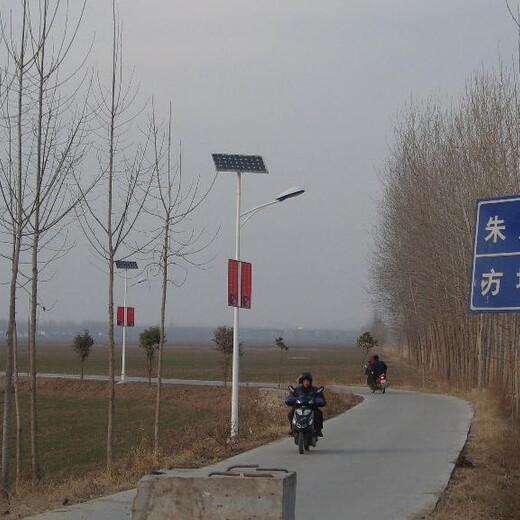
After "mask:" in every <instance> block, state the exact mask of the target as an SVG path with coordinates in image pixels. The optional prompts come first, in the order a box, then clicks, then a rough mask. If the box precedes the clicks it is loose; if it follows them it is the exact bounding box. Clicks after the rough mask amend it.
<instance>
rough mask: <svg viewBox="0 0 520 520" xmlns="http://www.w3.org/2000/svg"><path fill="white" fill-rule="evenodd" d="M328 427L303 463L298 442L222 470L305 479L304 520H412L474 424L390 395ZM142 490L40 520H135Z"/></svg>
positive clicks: (464, 409) (467, 412)
mask: <svg viewBox="0 0 520 520" xmlns="http://www.w3.org/2000/svg"><path fill="white" fill-rule="evenodd" d="M351 390H352V391H354V392H355V393H358V394H361V395H363V396H364V397H365V400H364V402H363V403H361V404H360V405H358V406H356V407H355V408H353V409H352V410H350V411H348V412H347V413H345V414H343V415H341V416H339V417H336V418H334V419H331V420H330V421H327V422H326V424H325V429H324V434H325V438H324V439H322V440H320V442H319V444H318V447H317V448H316V449H315V450H312V449H311V452H310V453H307V454H304V455H299V454H298V452H297V447H296V446H295V444H294V442H293V440H292V439H290V438H288V439H285V440H282V441H278V442H275V443H272V444H269V445H267V446H263V447H261V448H257V449H255V450H252V451H250V452H247V453H244V454H242V455H238V456H236V457H233V458H232V459H228V460H227V461H224V462H221V463H219V464H216V465H214V466H211V469H212V470H214V469H219V470H222V469H224V468H227V467H228V466H229V465H231V464H255V463H257V464H261V465H262V466H264V467H266V466H271V467H284V468H287V469H290V470H294V471H296V472H297V478H298V485H297V498H296V502H297V506H296V518H297V520H311V519H312V520H314V519H316V518H324V519H327V520H374V519H378V520H405V519H407V518H410V516H412V515H416V514H419V513H421V512H423V511H429V510H431V509H432V508H433V507H434V505H435V503H436V501H437V497H438V496H439V494H440V493H441V492H442V490H443V489H444V488H445V486H446V484H447V483H448V480H449V478H450V475H451V472H452V471H453V467H454V461H455V460H456V459H457V457H458V454H459V452H460V450H461V449H462V447H463V445H464V442H465V440H466V437H467V433H468V430H469V425H470V421H471V418H472V409H471V407H470V405H469V404H468V403H466V402H465V401H461V400H459V399H456V398H453V397H449V396H444V395H432V394H421V393H415V392H405V391H399V390H395V389H392V388H391V389H389V391H388V393H387V394H386V395H380V394H376V395H373V394H371V393H370V392H368V391H367V389H365V388H352V389H351ZM134 496H135V490H131V491H125V492H123V493H118V494H116V495H112V496H110V497H106V498H103V499H100V500H95V501H92V502H87V503H84V504H79V505H77V506H71V507H68V508H63V509H60V510H57V511H52V512H49V513H46V514H44V515H40V516H37V517H33V518H34V519H38V520H56V519H63V520H129V519H130V518H131V505H132V500H133V497H134Z"/></svg>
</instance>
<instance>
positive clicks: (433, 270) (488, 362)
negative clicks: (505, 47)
mask: <svg viewBox="0 0 520 520" xmlns="http://www.w3.org/2000/svg"><path fill="white" fill-rule="evenodd" d="M519 100H520V88H519V85H518V76H517V75H515V74H514V73H512V72H509V71H507V70H505V69H504V68H503V67H502V68H500V69H499V70H498V71H497V72H496V73H487V72H484V71H481V72H478V73H475V74H474V75H472V76H471V78H470V79H469V80H468V81H467V84H466V87H465V90H464V92H463V94H462V95H461V96H460V98H459V99H458V100H457V101H456V102H452V103H451V104H450V105H449V106H447V107H446V106H444V104H443V103H441V102H440V101H434V100H428V101H425V102H411V103H410V104H409V106H408V107H407V110H406V112H405V114H404V115H402V116H401V117H400V120H399V122H398V124H397V125H396V128H395V137H394V145H393V148H392V150H391V153H390V155H389V157H388V160H387V163H386V166H385V167H384V172H383V179H384V193H383V196H382V200H381V203H380V206H379V223H378V226H377V230H376V232H375V237H374V254H373V255H372V258H373V260H372V266H371V267H372V276H371V278H372V282H373V298H374V301H375V303H376V305H377V308H378V309H379V310H380V312H382V313H383V314H384V316H385V319H387V320H388V321H389V322H390V323H391V324H392V325H393V328H394V330H395V331H396V332H397V333H398V334H399V335H400V336H401V337H402V338H403V339H404V340H405V342H406V343H407V345H408V347H409V355H410V356H411V359H412V360H413V361H414V362H415V363H416V364H417V365H423V366H426V367H429V369H430V370H432V371H435V372H437V373H439V374H442V376H444V377H445V378H447V379H448V380H449V381H451V382H454V383H455V384H456V385H457V386H459V387H463V388H472V387H478V388H484V387H491V386H500V387H501V388H503V389H504V392H505V394H507V396H508V397H509V399H510V403H511V405H512V406H511V410H512V413H514V414H515V415H518V413H519V393H520V392H519V390H520V389H519V382H520V381H519V375H520V374H519V364H520V356H519V337H520V316H518V314H480V315H471V314H468V300H469V290H470V272H471V259H472V253H473V237H474V225H475V222H474V220H475V201H476V199H477V198H482V197H490V196H497V195H510V194H517V193H518V192H519V190H520V102H519Z"/></svg>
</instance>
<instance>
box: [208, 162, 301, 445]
mask: <svg viewBox="0 0 520 520" xmlns="http://www.w3.org/2000/svg"><path fill="white" fill-rule="evenodd" d="M212 157H213V162H214V163H215V169H216V171H217V172H234V173H236V222H235V260H236V261H237V262H240V228H241V227H242V225H244V224H245V223H246V222H247V221H248V220H249V219H250V218H251V217H253V215H255V214H256V213H257V212H258V211H260V210H262V209H264V208H266V207H267V206H270V205H272V204H276V203H278V202H283V201H284V200H287V199H289V198H292V197H296V196H298V195H301V194H302V193H304V191H305V190H304V189H303V188H300V187H297V186H295V187H293V188H289V189H288V190H285V191H284V192H282V193H280V195H278V197H276V199H275V200H273V201H270V202H267V203H265V204H261V205H260V206H256V207H255V208H253V209H250V210H248V211H246V212H245V213H241V197H242V174H243V173H269V171H268V170H267V168H266V166H265V164H264V160H263V159H262V157H261V156H259V155H228V154H213V155H212ZM243 217H247V218H245V220H244V221H243V222H241V220H242V218H243ZM238 284H239V287H238V295H240V277H238ZM240 299H241V298H240V297H239V298H238V300H240ZM239 305H240V304H239V302H238V301H237V302H236V304H235V305H234V306H233V361H232V375H231V437H232V438H233V437H236V436H237V435H238V429H239V422H238V393H239V370H240V368H239V366H240V343H239V309H240V307H239Z"/></svg>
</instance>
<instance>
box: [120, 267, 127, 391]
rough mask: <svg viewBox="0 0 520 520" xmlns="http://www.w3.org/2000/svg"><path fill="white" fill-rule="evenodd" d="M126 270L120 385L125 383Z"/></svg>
mask: <svg viewBox="0 0 520 520" xmlns="http://www.w3.org/2000/svg"><path fill="white" fill-rule="evenodd" d="M127 279H128V269H125V292H124V295H123V309H124V314H123V347H122V349H121V383H124V382H125V375H126V291H127Z"/></svg>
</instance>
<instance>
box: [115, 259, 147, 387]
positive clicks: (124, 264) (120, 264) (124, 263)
mask: <svg viewBox="0 0 520 520" xmlns="http://www.w3.org/2000/svg"><path fill="white" fill-rule="evenodd" d="M116 268H117V269H124V271H125V292H124V296H123V346H122V349H121V379H120V383H124V382H125V375H126V322H127V310H126V292H127V278H128V276H127V275H128V269H137V262H134V261H132V260H116ZM141 281H143V282H144V281H145V280H139V281H138V282H137V283H141Z"/></svg>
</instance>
